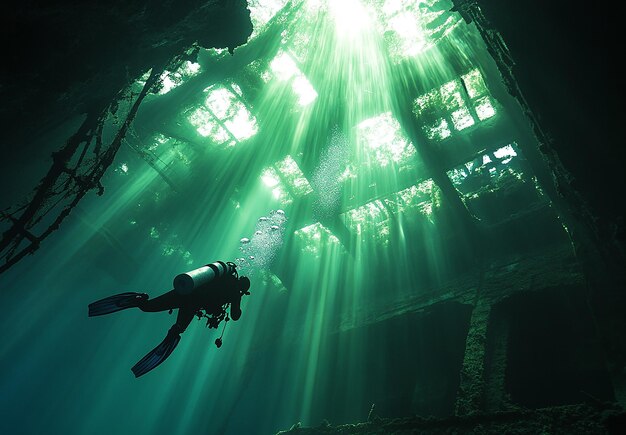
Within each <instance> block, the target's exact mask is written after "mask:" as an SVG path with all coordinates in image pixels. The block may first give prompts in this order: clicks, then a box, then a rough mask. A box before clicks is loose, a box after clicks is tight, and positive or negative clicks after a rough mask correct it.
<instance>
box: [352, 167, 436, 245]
mask: <svg viewBox="0 0 626 435" xmlns="http://www.w3.org/2000/svg"><path fill="white" fill-rule="evenodd" d="M440 206H441V193H440V190H439V188H438V187H437V186H436V185H435V183H434V181H433V180H432V178H429V179H426V180H424V181H421V182H419V183H417V184H414V185H412V186H409V187H407V188H405V189H402V190H400V191H398V192H394V193H391V194H387V195H385V196H383V197H381V198H379V199H374V200H372V201H369V202H367V203H365V204H364V205H362V206H359V207H355V208H353V209H351V210H348V211H346V212H345V213H342V214H341V215H340V217H341V219H342V220H343V222H344V223H345V225H346V226H347V227H348V228H349V229H350V230H351V231H352V232H353V233H354V234H356V235H357V236H358V235H361V234H365V235H368V236H369V237H371V238H372V239H373V240H374V241H376V242H381V243H382V244H383V245H386V244H387V243H388V241H389V239H388V238H389V234H390V219H391V218H396V217H397V216H398V215H400V214H403V215H405V216H418V215H421V216H423V217H425V218H427V220H428V221H430V222H432V214H433V211H434V209H436V208H439V207H440Z"/></svg>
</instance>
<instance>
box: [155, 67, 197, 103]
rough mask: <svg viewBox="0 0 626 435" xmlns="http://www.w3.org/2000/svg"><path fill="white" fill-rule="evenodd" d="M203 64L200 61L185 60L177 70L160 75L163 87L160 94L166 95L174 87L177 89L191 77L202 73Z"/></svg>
mask: <svg viewBox="0 0 626 435" xmlns="http://www.w3.org/2000/svg"><path fill="white" fill-rule="evenodd" d="M200 71H201V66H200V64H199V63H195V62H191V61H188V60H187V61H185V62H184V63H183V64H182V65H181V66H180V68H178V69H177V70H176V71H164V72H163V74H161V77H160V84H161V88H160V89H159V92H158V93H159V95H165V94H167V93H168V92H170V91H171V90H172V89H175V88H177V87H179V86H180V85H182V84H183V83H185V82H186V81H187V80H189V79H190V78H191V77H194V76H197V75H198V74H200Z"/></svg>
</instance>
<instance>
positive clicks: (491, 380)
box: [484, 314, 511, 412]
mask: <svg viewBox="0 0 626 435" xmlns="http://www.w3.org/2000/svg"><path fill="white" fill-rule="evenodd" d="M508 346H509V322H508V320H507V319H505V318H503V317H502V316H498V315H497V314H492V315H491V322H490V326H489V330H488V348H489V351H488V353H487V358H486V360H485V376H484V379H485V387H484V407H485V411H487V412H496V411H503V410H506V409H508V408H510V407H511V405H510V400H509V397H508V396H507V393H506V391H505V388H504V381H505V377H506V363H507V349H508Z"/></svg>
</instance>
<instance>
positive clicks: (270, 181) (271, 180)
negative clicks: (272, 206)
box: [261, 155, 313, 205]
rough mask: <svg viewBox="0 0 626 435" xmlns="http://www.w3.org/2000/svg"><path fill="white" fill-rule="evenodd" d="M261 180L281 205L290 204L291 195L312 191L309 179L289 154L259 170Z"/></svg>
mask: <svg viewBox="0 0 626 435" xmlns="http://www.w3.org/2000/svg"><path fill="white" fill-rule="evenodd" d="M261 181H262V182H263V184H264V185H265V186H266V187H268V188H270V189H272V196H273V197H274V199H276V200H278V201H280V202H281V203H282V204H283V205H286V204H291V203H292V202H293V196H295V197H303V196H305V195H308V194H309V193H312V192H313V188H312V187H311V184H310V183H309V180H307V179H306V177H305V176H304V173H303V172H302V170H301V169H300V167H299V166H298V163H297V162H296V161H295V160H294V159H293V157H291V156H290V155H287V156H286V157H285V158H284V159H282V160H279V161H277V162H276V163H274V164H273V165H271V166H269V167H267V168H265V169H264V170H263V171H262V172H261Z"/></svg>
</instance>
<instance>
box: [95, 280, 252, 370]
mask: <svg viewBox="0 0 626 435" xmlns="http://www.w3.org/2000/svg"><path fill="white" fill-rule="evenodd" d="M249 288H250V280H249V279H248V278H247V277H239V276H238V275H230V274H228V275H224V276H222V277H220V278H217V279H213V280H212V281H210V282H208V283H207V284H205V285H202V286H199V287H198V288H195V289H194V290H193V291H192V292H191V293H189V294H185V295H183V294H180V293H178V292H177V291H175V290H171V291H169V292H167V293H165V294H164V295H161V296H159V297H157V298H154V299H152V300H150V299H149V296H148V295H147V294H145V293H135V292H126V293H121V294H117V295H113V296H109V297H108V298H104V299H100V300H99V301H96V302H92V303H91V304H89V317H94V316H103V315H105V314H111V313H115V312H117V311H121V310H125V309H128V308H139V309H140V310H142V311H149V312H154V311H169V310H173V309H178V317H177V318H176V323H174V325H173V326H172V327H171V328H170V329H169V331H168V332H167V336H166V337H165V339H164V340H163V341H162V342H161V343H160V344H159V345H158V346H157V347H155V348H154V349H152V351H150V352H149V353H148V354H147V355H146V356H144V357H143V358H142V359H141V360H140V361H139V362H138V363H137V364H135V365H134V366H133V367H132V369H131V370H132V371H133V373H134V374H135V376H136V377H139V376H143V375H144V374H146V373H147V372H149V371H150V370H152V369H154V368H155V367H156V366H158V365H159V364H161V363H162V362H163V361H165V359H166V358H167V357H168V356H169V355H170V354H171V353H172V351H173V350H174V349H175V348H176V346H177V345H178V342H179V341H180V334H182V333H183V332H185V329H187V326H189V324H190V323H191V320H192V319H193V317H194V315H195V314H196V313H198V311H200V310H204V311H205V312H206V314H207V315H208V316H211V317H209V319H211V320H213V323H212V324H211V325H212V326H213V327H215V328H217V324H218V323H219V321H220V320H222V319H224V316H225V314H226V313H225V311H224V310H223V307H224V305H226V304H230V317H231V318H232V319H233V320H238V319H239V317H241V297H242V295H244V294H247V295H249V294H250V293H249V292H248V289H249ZM226 320H228V318H226ZM207 322H208V321H207ZM211 325H209V323H207V326H209V327H211ZM215 344H216V346H217V347H220V346H221V337H220V338H219V339H217V340H216V341H215Z"/></svg>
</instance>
